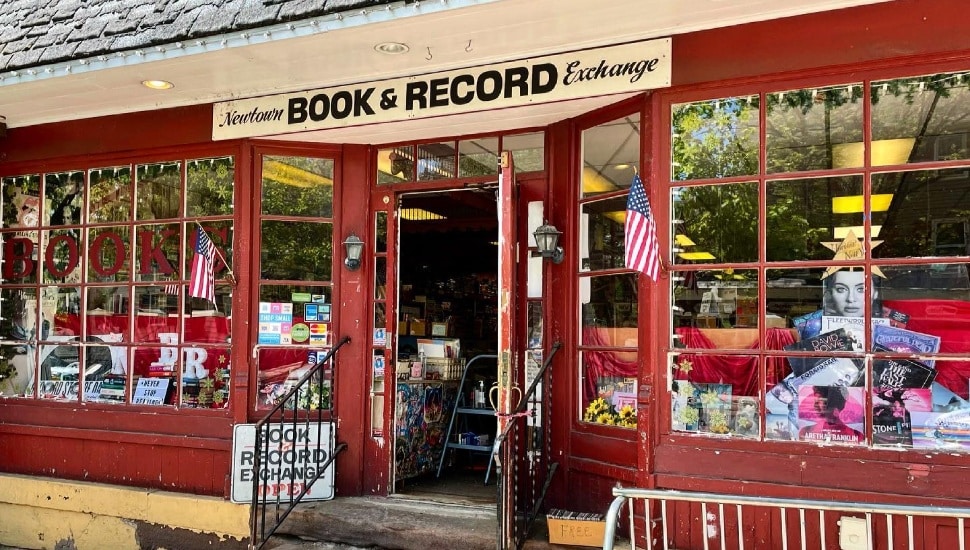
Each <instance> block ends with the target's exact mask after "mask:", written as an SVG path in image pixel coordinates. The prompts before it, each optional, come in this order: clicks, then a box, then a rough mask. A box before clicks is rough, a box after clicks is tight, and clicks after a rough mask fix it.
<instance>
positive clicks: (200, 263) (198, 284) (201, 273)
mask: <svg viewBox="0 0 970 550" xmlns="http://www.w3.org/2000/svg"><path fill="white" fill-rule="evenodd" d="M215 248H216V247H215V245H214V244H212V239H210V238H209V235H207V234H206V232H205V230H203V229H202V227H199V228H198V229H196V231H195V257H194V258H193V259H192V276H191V278H190V279H189V296H192V297H195V298H202V299H203V300H208V301H210V302H212V303H216V285H215V283H216V281H215V273H214V272H215V258H214V257H215Z"/></svg>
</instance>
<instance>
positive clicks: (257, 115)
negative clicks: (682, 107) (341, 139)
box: [212, 38, 671, 140]
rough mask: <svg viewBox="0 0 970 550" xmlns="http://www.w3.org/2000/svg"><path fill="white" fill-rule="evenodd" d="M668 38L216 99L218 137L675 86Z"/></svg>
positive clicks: (214, 134)
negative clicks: (489, 63)
mask: <svg viewBox="0 0 970 550" xmlns="http://www.w3.org/2000/svg"><path fill="white" fill-rule="evenodd" d="M670 52H671V44H670V39H669V38H662V39H658V40H650V41H646V42H634V43H630V44H622V45H618V46H610V47H606V48H595V49H590V50H582V51H577V52H571V53H564V54H557V55H552V56H546V57H541V58H535V59H523V60H519V61H511V62H507V63H500V64H495V65H487V66H481V67H474V68H469V69H458V70H453V71H445V72H439V73H431V74H426V75H419V76H410V77H404V78H397V79H391V80H382V81H379V82H370V83H366V84H360V85H350V86H341V87H334V88H325V89H320V90H310V91H306V92H297V93H289V94H278V95H273V96H267V97H260V98H253V99H242V100H236V101H226V102H222V103H217V104H216V105H215V106H214V108H213V112H212V117H213V120H212V139H215V140H218V139H233V138H240V137H254V136H267V135H274V134H285V133H289V132H298V131H304V130H324V129H331V128H342V127H347V126H356V125H360V124H374V123H379V122H394V121H400V120H410V119H417V118H424V117H431V116H442V115H450V114H458V113H467V112H474V111H483V110H491V109H498V108H507V107H519V106H524V105H538V104H542V103H550V102H553V101H564V100H569V99H577V98H584V97H597V96H604V95H612V94H620V93H630V92H638V91H644V90H650V89H654V88H662V87H666V86H670V75H671V63H670V55H671V53H670Z"/></svg>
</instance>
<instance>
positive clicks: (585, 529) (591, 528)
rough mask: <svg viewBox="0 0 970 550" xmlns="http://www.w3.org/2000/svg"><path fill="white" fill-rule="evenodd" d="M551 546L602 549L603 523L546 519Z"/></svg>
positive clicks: (604, 529)
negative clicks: (567, 545)
mask: <svg viewBox="0 0 970 550" xmlns="http://www.w3.org/2000/svg"><path fill="white" fill-rule="evenodd" d="M546 523H547V524H548V526H549V542H550V543H551V544H571V545H574V546H595V547H596V548H602V547H603V535H604V533H605V531H606V522H605V521H593V520H580V519H560V518H551V517H547V518H546Z"/></svg>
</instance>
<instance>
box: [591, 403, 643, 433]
mask: <svg viewBox="0 0 970 550" xmlns="http://www.w3.org/2000/svg"><path fill="white" fill-rule="evenodd" d="M583 421H584V422H594V423H596V424H606V425H607V426H621V427H623V428H636V427H637V411H636V409H634V408H633V407H632V406H630V405H625V406H623V408H621V409H620V410H619V411H617V410H616V408H615V407H614V406H613V405H612V404H610V403H609V402H607V401H606V400H605V399H603V398H602V397H598V398H596V399H594V400H592V401H590V403H589V405H587V406H586V411H585V412H583Z"/></svg>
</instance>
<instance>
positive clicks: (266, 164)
mask: <svg viewBox="0 0 970 550" xmlns="http://www.w3.org/2000/svg"><path fill="white" fill-rule="evenodd" d="M262 176H263V177H262V181H263V186H262V189H263V192H262V212H263V214H275V215H280V216H304V217H318V218H329V217H331V216H333V160H332V159H321V158H310V157H279V156H269V155H268V156H265V157H263V174H262Z"/></svg>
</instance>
